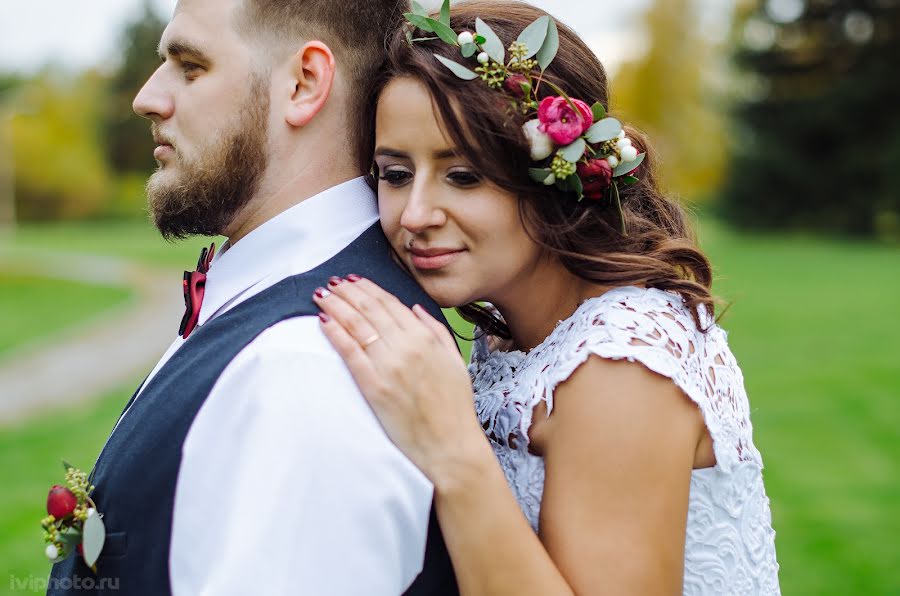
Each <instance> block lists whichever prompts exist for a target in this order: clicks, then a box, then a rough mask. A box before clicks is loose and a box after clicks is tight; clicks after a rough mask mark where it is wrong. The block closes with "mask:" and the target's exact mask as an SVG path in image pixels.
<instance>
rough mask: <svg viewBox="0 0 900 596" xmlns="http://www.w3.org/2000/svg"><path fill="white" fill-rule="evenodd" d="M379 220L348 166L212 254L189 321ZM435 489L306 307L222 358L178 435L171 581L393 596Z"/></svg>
mask: <svg viewBox="0 0 900 596" xmlns="http://www.w3.org/2000/svg"><path fill="white" fill-rule="evenodd" d="M377 219H378V212H377V205H376V201H375V197H374V195H373V193H372V191H371V190H370V189H369V187H368V186H367V185H366V184H365V182H364V181H363V179H362V178H358V179H355V180H352V181H350V182H346V183H344V184H341V185H339V186H336V187H334V188H331V189H329V190H327V191H325V192H323V193H321V194H319V195H316V196H315V197H312V198H310V199H307V200H305V201H303V202H302V203H300V204H298V205H297V206H295V207H293V208H291V209H289V210H287V211H285V212H284V213H282V214H280V215H278V216H277V217H275V218H273V219H272V220H270V221H268V222H266V223H265V224H263V225H262V226H260V227H259V228H257V229H256V230H254V231H253V232H251V233H250V234H248V235H247V236H246V237H245V238H243V239H242V240H241V241H240V242H238V243H237V244H235V245H234V246H230V247H229V246H228V244H227V243H226V245H225V246H224V247H223V251H222V252H221V253H220V254H219V255H217V256H216V258H215V259H214V260H213V262H212V265H211V267H210V271H209V273H208V276H207V280H206V291H205V296H204V299H203V304H202V306H201V309H200V318H199V324H200V325H203V324H204V323H205V322H207V321H209V320H210V319H212V318H214V317H216V316H218V315H220V314H221V313H223V312H226V311H227V310H229V309H230V308H233V307H234V306H236V305H237V304H240V303H241V302H242V301H244V300H246V299H248V298H250V297H251V296H254V295H256V294H258V293H259V292H261V291H262V290H264V289H266V288H268V287H270V286H272V285H274V284H276V283H278V282H279V281H281V280H282V279H284V278H286V277H288V276H291V275H296V274H299V273H303V272H305V271H309V270H310V269H313V268H314V267H316V266H317V265H319V264H321V263H323V262H324V261H326V260H328V259H329V258H331V257H332V256H334V255H336V254H337V253H338V252H340V251H341V250H342V249H343V248H344V247H346V246H347V245H348V244H350V243H351V242H352V241H353V240H354V239H355V238H356V237H358V236H359V235H360V234H361V233H362V232H364V231H365V230H366V229H368V228H369V227H370V226H371V225H372V224H373V223H375V222H376V221H377ZM334 273H335V274H339V275H342V274H347V273H351V272H349V271H335V272H334ZM322 281H323V284H324V283H325V282H326V281H327V280H324V279H323V280H322ZM182 343H183V340H181V338H178V339H176V341H175V342H174V343H173V345H172V346H171V347H170V348H169V350H168V351H167V352H166V354H165V355H164V356H163V359H162V360H161V361H160V363H159V364H158V365H157V366H156V368H155V369H154V370H153V372H152V373H151V376H152V375H154V374H156V372H157V371H158V370H159V368H160V367H161V366H162V364H164V363H165V361H166V360H168V358H169V357H170V356H171V355H172V354H173V353H174V352H175V351H177V350H178V348H179V347H180V346H181V344H182ZM136 399H140V395H138V397H137V398H136ZM126 415H127V412H126ZM432 496H433V487H432V485H431V484H430V483H429V482H428V480H427V479H426V478H425V476H424V475H422V473H421V472H419V470H418V469H416V468H415V466H413V464H412V463H411V462H410V461H409V460H408V459H407V458H406V457H405V456H403V454H402V453H401V452H400V451H399V450H398V449H397V448H396V447H395V446H394V445H393V444H392V443H391V442H390V440H389V439H388V437H387V436H386V435H385V433H384V431H383V429H382V428H381V426H380V424H379V422H378V420H377V418H376V417H375V416H374V414H373V413H372V411H371V410H370V408H369V406H368V404H367V403H366V401H365V399H364V398H363V397H362V395H361V394H360V392H359V390H358V389H357V387H356V385H355V383H354V381H353V379H352V377H351V376H350V373H349V371H348V370H347V368H346V366H345V365H344V362H343V361H342V360H341V358H340V357H339V356H338V354H337V353H336V352H335V351H334V350H333V349H332V347H331V345H330V344H329V342H328V340H327V339H326V338H325V336H324V335H323V334H322V332H321V329H320V327H319V320H318V318H317V317H299V318H294V319H289V320H287V321H283V322H281V323H278V324H276V325H274V326H272V327H270V328H269V329H267V330H266V331H264V332H263V333H262V334H261V335H259V336H258V337H257V338H256V339H255V340H254V341H253V342H251V343H250V344H249V345H248V346H247V347H246V348H245V349H244V350H243V351H241V352H240V353H239V354H238V355H237V356H236V357H235V358H234V360H232V362H231V363H230V364H229V365H228V366H227V367H226V368H225V370H224V372H223V373H222V375H221V377H220V378H219V380H218V382H217V383H216V385H215V386H214V387H213V389H212V391H211V393H210V395H209V397H208V398H207V400H206V401H205V402H204V404H203V406H202V407H201V408H200V410H199V411H198V412H197V415H196V417H195V419H194V421H193V423H192V425H191V427H190V430H189V431H188V434H187V436H186V438H185V441H184V445H183V447H182V460H181V467H180V469H179V473H178V480H177V484H176V490H175V505H174V513H173V527H172V538H171V545H170V554H169V568H170V579H171V585H172V592H173V594H175V595H185V596H187V595H190V596H197V595H206V594H209V595H215V596H220V595H230V594H235V595H238V594H240V595H242V596H243V595H246V594H267V595H269V594H272V595H276V594H310V595H316V596H319V595H347V596H351V595H352V596H357V595H363V594H364V595H373V596H378V595H385V596H387V595H391V596H395V595H397V594H400V593H402V592H403V591H404V590H405V589H406V588H407V587H408V586H409V585H410V584H411V583H412V581H413V580H414V579H415V577H416V576H417V575H418V574H419V572H420V571H421V569H422V564H423V559H424V552H425V540H426V535H427V531H428V522H429V514H430V510H431V502H432Z"/></svg>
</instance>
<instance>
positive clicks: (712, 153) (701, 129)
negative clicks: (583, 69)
mask: <svg viewBox="0 0 900 596" xmlns="http://www.w3.org/2000/svg"><path fill="white" fill-rule="evenodd" d="M697 10H698V9H697V6H696V2H695V0H654V2H653V3H652V4H651V5H650V7H649V8H648V10H647V12H646V16H645V17H644V23H645V31H646V37H647V51H646V53H645V54H644V55H643V56H641V57H639V58H637V59H636V60H634V61H632V62H630V63H625V64H623V65H622V66H621V68H620V69H619V71H618V74H617V76H616V77H615V80H614V81H613V84H612V92H613V104H614V105H613V106H612V111H613V112H614V115H617V116H621V117H622V118H623V119H624V121H625V122H628V123H629V124H633V125H635V126H638V127H639V128H641V129H643V130H644V131H646V132H647V133H648V134H649V135H650V140H651V143H652V145H653V146H654V147H655V148H656V149H657V151H659V154H660V156H661V158H662V159H661V163H660V164H659V165H660V173H661V175H662V179H663V181H664V183H665V184H666V185H667V186H668V187H669V188H670V189H671V190H673V191H675V192H677V193H679V194H682V195H684V196H687V197H689V198H691V199H692V200H697V199H703V198H705V197H706V196H708V195H709V194H710V193H711V192H712V191H713V190H715V189H716V188H717V187H718V185H719V183H720V180H721V176H722V172H723V170H724V168H725V165H726V157H725V154H724V152H723V150H722V147H723V145H724V141H725V138H724V122H723V116H722V114H721V110H720V109H719V108H718V106H717V105H716V102H717V100H716V97H715V94H714V93H713V92H712V89H713V87H714V86H715V85H716V84H717V78H722V77H724V72H725V68H724V65H725V61H724V60H721V52H718V51H716V48H715V47H714V44H713V42H712V41H711V40H710V39H709V38H708V37H706V36H704V35H703V34H702V32H701V31H700V30H699V25H698V23H699V22H700V19H699V18H698V14H697Z"/></svg>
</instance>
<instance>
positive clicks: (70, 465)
mask: <svg viewBox="0 0 900 596" xmlns="http://www.w3.org/2000/svg"><path fill="white" fill-rule="evenodd" d="M62 464H63V469H64V470H65V471H66V472H68V471H69V468H72V469H74V468H75V466H73V465H72V464H70V463H69V462H67V461H66V460H62Z"/></svg>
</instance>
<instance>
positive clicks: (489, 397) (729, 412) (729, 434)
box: [469, 286, 780, 595]
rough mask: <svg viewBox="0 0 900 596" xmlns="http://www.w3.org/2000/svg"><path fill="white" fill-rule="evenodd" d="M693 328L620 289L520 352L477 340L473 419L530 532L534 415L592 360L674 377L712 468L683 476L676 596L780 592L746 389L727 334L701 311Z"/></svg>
mask: <svg viewBox="0 0 900 596" xmlns="http://www.w3.org/2000/svg"><path fill="white" fill-rule="evenodd" d="M701 323H703V326H704V328H708V331H707V332H706V333H702V332H701V331H700V330H698V328H697V325H696V324H695V322H694V319H693V318H692V316H691V312H690V310H689V309H688V308H687V307H686V306H685V305H684V304H683V301H682V299H681V297H680V296H679V295H677V294H674V293H670V292H664V291H662V290H657V289H643V288H637V287H631V286H628V287H623V288H617V289H614V290H611V291H609V292H607V293H605V294H603V295H602V296H598V297H596V298H591V299H589V300H587V301H585V302H584V303H582V304H581V306H579V307H578V309H577V310H576V311H575V312H574V313H573V314H572V316H570V317H569V318H568V319H566V320H564V321H561V322H560V323H559V324H557V326H556V328H555V329H554V330H553V331H552V332H551V333H550V335H549V336H548V337H547V338H546V339H545V340H544V341H543V342H542V343H541V344H540V345H538V346H537V347H535V348H534V349H533V350H532V351H530V352H529V353H528V354H525V353H523V352H518V351H515V352H503V351H499V350H498V351H490V350H489V349H488V346H487V341H486V339H485V338H483V337H482V338H480V339H478V340H477V341H476V342H475V346H474V348H473V352H472V361H471V364H470V365H469V372H470V374H471V375H472V379H473V385H474V389H475V400H476V407H477V411H478V416H479V418H480V420H481V422H482V424H483V425H484V427H485V432H486V433H487V435H488V438H489V440H490V442H491V446H492V447H493V449H494V452H495V454H496V455H497V458H498V459H499V461H500V465H501V466H502V468H503V471H504V473H505V475H506V479H507V481H508V482H509V485H510V487H511V488H512V490H513V493H514V494H515V496H516V499H517V500H518V502H519V505H520V506H521V507H522V510H523V511H524V513H525V516H526V517H527V518H528V521H529V522H530V523H531V526H532V527H533V528H534V530H535V531H537V530H538V519H539V513H540V507H541V498H542V495H543V490H544V461H543V459H542V458H541V457H539V456H537V455H534V454H532V453H530V452H529V449H528V443H529V439H528V430H529V428H530V426H531V421H532V416H533V412H534V408H535V406H537V404H538V403H540V402H541V401H544V402H545V403H546V406H547V415H548V416H549V415H550V414H551V413H552V411H553V392H554V389H555V388H556V386H557V385H558V384H560V383H562V382H563V381H565V380H566V379H567V378H568V377H569V376H570V375H571V374H572V373H573V372H574V371H575V369H576V368H578V366H579V365H580V364H582V363H583V362H585V361H586V360H587V358H588V357H589V356H590V355H592V354H593V355H597V356H600V357H602V358H610V359H614V360H623V359H624V360H629V361H631V362H636V363H640V364H642V365H643V366H645V367H647V368H648V369H650V370H651V371H653V372H655V373H657V374H660V375H662V376H665V377H668V378H669V379H671V380H672V381H673V382H674V383H675V384H676V385H677V386H678V387H679V388H680V389H681V390H682V391H683V392H684V393H685V394H686V395H687V396H688V397H689V398H690V399H691V400H692V401H693V402H694V403H696V405H697V407H698V408H699V409H700V411H701V413H702V414H703V418H704V421H705V423H706V427H707V429H708V431H709V434H710V436H711V437H712V440H713V451H714V453H715V457H716V465H715V466H714V467H712V468H706V469H699V470H694V471H693V473H692V475H691V486H690V497H689V509H688V518H687V534H686V540H685V551H684V552H685V559H684V594H691V595H693V594H741V595H744V594H767V595H769V594H779V593H780V589H779V585H778V563H777V561H776V557H775V532H774V531H773V529H772V516H771V512H770V509H769V499H768V497H767V496H766V493H765V489H764V487H763V479H762V468H763V465H762V458H761V456H760V453H759V451H758V450H757V449H756V447H755V446H754V444H753V432H752V431H753V429H752V426H751V424H750V408H749V404H748V401H747V395H746V392H745V390H744V379H743V376H742V374H741V370H740V368H738V365H737V363H736V362H735V359H734V356H733V355H732V354H731V351H730V350H729V348H728V344H727V338H726V334H725V332H724V331H723V330H722V329H721V328H720V327H718V326H717V325H716V324H715V323H714V321H712V320H711V317H710V316H709V315H708V314H707V313H706V312H705V311H703V310H702V309H701Z"/></svg>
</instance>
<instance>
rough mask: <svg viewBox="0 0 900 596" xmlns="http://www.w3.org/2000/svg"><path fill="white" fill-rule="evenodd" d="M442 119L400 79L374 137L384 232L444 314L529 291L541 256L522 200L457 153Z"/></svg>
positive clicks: (384, 103) (415, 85) (385, 99)
mask: <svg viewBox="0 0 900 596" xmlns="http://www.w3.org/2000/svg"><path fill="white" fill-rule="evenodd" d="M438 118H439V115H438V114H436V113H435V111H434V108H433V106H432V99H431V96H430V95H429V93H428V90H427V89H426V87H425V86H424V85H422V84H421V83H419V82H418V81H416V80H415V79H412V78H398V79H394V80H393V81H391V82H390V83H389V84H388V85H387V87H386V88H385V90H384V91H383V92H382V94H381V97H380V99H379V101H378V113H377V118H376V131H375V135H376V143H375V144H376V149H375V162H376V163H377V164H378V171H379V174H380V179H379V181H378V205H379V210H380V212H381V225H382V227H383V228H384V231H385V234H386V235H387V237H388V239H389V240H390V242H391V245H392V246H393V247H394V250H395V251H397V254H398V255H399V256H400V258H401V259H402V260H403V262H404V263H405V264H406V265H407V266H408V267H409V269H410V271H412V273H413V275H414V276H415V278H416V280H417V281H418V282H419V283H420V284H421V285H422V287H423V288H424V289H425V291H426V292H428V294H429V295H431V296H432V298H434V300H435V301H436V302H437V303H438V304H440V305H441V306H443V307H450V306H460V305H463V304H467V303H469V302H473V301H475V300H488V301H491V302H495V303H499V302H500V301H502V300H503V297H504V296H512V295H514V294H511V292H514V291H515V290H516V288H519V287H521V286H522V284H523V283H525V284H527V280H528V279H529V278H530V276H531V275H532V274H533V273H534V272H535V270H536V269H537V266H538V263H539V261H540V254H541V253H540V249H539V247H538V246H537V244H535V243H534V242H533V241H532V240H531V239H530V238H529V236H528V234H527V233H526V231H525V228H524V227H523V225H522V223H521V220H520V219H519V213H518V202H517V199H516V197H514V196H513V195H511V194H509V193H507V192H505V191H502V190H500V189H499V188H497V187H496V186H494V185H493V184H491V183H490V182H488V181H486V180H485V179H484V178H483V176H482V172H480V171H479V170H478V168H477V166H473V164H471V163H469V162H468V161H467V160H466V159H465V157H464V156H462V155H459V154H458V153H457V152H456V150H455V148H454V147H453V146H452V143H451V142H450V141H449V140H448V137H447V136H446V135H445V134H444V132H443V130H442V128H441V125H440V123H439V122H438Z"/></svg>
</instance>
